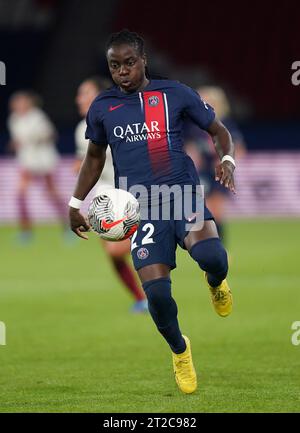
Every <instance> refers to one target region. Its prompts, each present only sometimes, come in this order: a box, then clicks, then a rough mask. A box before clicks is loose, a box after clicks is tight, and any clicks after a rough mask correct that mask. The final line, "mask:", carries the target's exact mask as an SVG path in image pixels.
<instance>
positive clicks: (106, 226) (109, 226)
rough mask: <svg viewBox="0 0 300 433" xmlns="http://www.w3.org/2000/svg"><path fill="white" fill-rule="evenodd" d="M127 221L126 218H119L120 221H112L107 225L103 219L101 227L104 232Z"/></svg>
mask: <svg viewBox="0 0 300 433" xmlns="http://www.w3.org/2000/svg"><path fill="white" fill-rule="evenodd" d="M126 219H127V217H124V218H121V219H120V220H117V221H113V222H111V223H108V222H107V221H106V220H105V219H103V220H102V221H101V225H102V227H103V228H104V229H105V230H109V229H111V228H113V227H115V226H117V225H118V224H120V223H121V222H123V221H125V220H126Z"/></svg>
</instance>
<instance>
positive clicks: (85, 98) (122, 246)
mask: <svg viewBox="0 0 300 433" xmlns="http://www.w3.org/2000/svg"><path fill="white" fill-rule="evenodd" d="M108 87H111V82H110V81H109V80H106V79H104V78H101V77H97V76H95V77H90V78H87V79H86V80H84V81H83V82H82V83H81V84H80V86H79V87H78V90H77V95H76V104H77V107H78V111H79V114H80V115H81V116H82V117H83V119H82V120H81V121H80V122H79V123H78V125H77V127H76V130H75V143H76V157H77V158H76V161H75V164H74V169H75V171H76V172H78V171H79V170H80V166H81V163H82V160H83V159H84V156H85V154H86V151H87V147H88V140H86V139H85V130H86V121H85V117H86V115H87V113H88V110H89V108H90V105H91V103H92V102H93V100H94V99H95V98H96V96H98V95H99V93H100V92H103V91H104V90H105V89H107V88H108ZM113 186H114V167H113V162H112V156H111V151H110V149H109V148H108V149H107V150H106V161H105V166H104V169H103V171H102V173H101V179H100V180H99V182H98V183H97V187H96V188H97V189H96V195H99V194H100V191H101V189H105V188H111V187H113ZM101 244H102V245H103V247H104V249H105V251H106V253H107V255H108V257H109V259H110V261H111V263H112V265H113V267H114V269H115V271H116V272H117V274H118V276H119V278H120V279H121V281H122V282H123V284H124V285H125V286H126V287H127V288H128V290H129V292H130V293H131V294H132V296H133V297H134V299H135V302H134V304H133V306H132V308H131V311H132V312H133V313H145V312H147V311H148V303H147V300H146V299H145V294H144V292H143V291H142V289H141V288H140V287H139V285H138V284H137V282H136V279H135V275H134V272H133V270H132V269H131V267H130V266H129V264H128V263H127V260H126V257H127V256H128V254H129V252H130V240H129V239H126V240H124V241H121V242H109V241H105V240H104V239H101Z"/></svg>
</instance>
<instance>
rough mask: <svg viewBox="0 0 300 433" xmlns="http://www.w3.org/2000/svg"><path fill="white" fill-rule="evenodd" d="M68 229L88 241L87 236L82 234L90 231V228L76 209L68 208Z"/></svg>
mask: <svg viewBox="0 0 300 433" xmlns="http://www.w3.org/2000/svg"><path fill="white" fill-rule="evenodd" d="M69 218H70V227H71V230H72V231H73V232H74V233H76V234H77V236H79V237H80V238H82V239H86V240H87V239H88V236H87V235H85V234H83V232H88V231H90V230H91V226H90V225H89V223H88V222H87V221H86V219H85V218H84V216H83V215H82V214H81V213H80V212H79V210H78V209H74V208H73V207H70V210H69Z"/></svg>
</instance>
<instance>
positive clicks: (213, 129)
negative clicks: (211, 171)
mask: <svg viewBox="0 0 300 433" xmlns="http://www.w3.org/2000/svg"><path fill="white" fill-rule="evenodd" d="M207 131H208V132H209V134H210V135H211V137H212V139H213V142H214V143H215V146H216V150H217V152H218V155H219V157H220V160H221V163H220V164H218V165H217V166H216V181H219V182H220V183H221V184H222V185H224V186H225V187H226V188H228V189H230V191H232V192H233V193H235V186H234V176H233V172H234V169H235V163H234V144H233V141H232V138H231V135H230V132H229V131H228V129H227V128H226V127H225V126H224V125H223V123H222V122H221V121H220V120H219V119H217V118H215V120H214V121H213V122H212V123H211V125H210V126H209V128H208V129H207ZM227 156H229V158H228V159H227V160H226V157H227ZM224 157H225V160H224V161H222V160H223V158H224ZM230 158H231V159H232V160H231V161H230V160H229V159H230Z"/></svg>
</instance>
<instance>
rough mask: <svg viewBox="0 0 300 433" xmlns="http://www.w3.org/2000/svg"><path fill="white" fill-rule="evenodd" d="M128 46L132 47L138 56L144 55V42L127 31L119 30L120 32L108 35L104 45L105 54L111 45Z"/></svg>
mask: <svg viewBox="0 0 300 433" xmlns="http://www.w3.org/2000/svg"><path fill="white" fill-rule="evenodd" d="M122 44H128V45H131V46H133V47H134V48H135V49H136V50H137V52H138V53H139V55H140V56H142V55H143V54H145V41H144V39H143V38H142V37H141V36H139V35H138V34H137V33H135V32H130V31H129V30H127V29H124V30H121V31H120V32H117V33H113V34H112V35H110V37H109V39H108V41H107V43H106V52H107V51H108V50H109V48H110V47H111V46H113V45H122Z"/></svg>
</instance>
